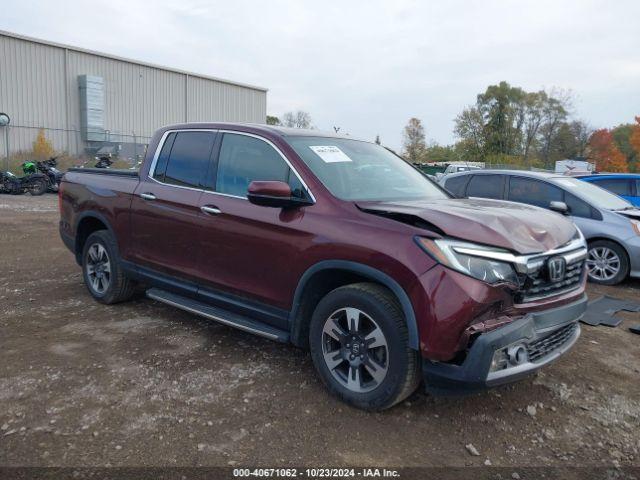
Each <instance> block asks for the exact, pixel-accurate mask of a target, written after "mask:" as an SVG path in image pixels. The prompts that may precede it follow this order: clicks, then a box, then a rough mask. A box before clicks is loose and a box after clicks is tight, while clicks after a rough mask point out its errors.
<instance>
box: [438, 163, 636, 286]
mask: <svg viewBox="0 0 640 480" xmlns="http://www.w3.org/2000/svg"><path fill="white" fill-rule="evenodd" d="M440 184H441V185H442V186H443V187H444V188H446V189H447V190H449V191H450V192H452V193H453V194H454V195H457V196H459V197H481V198H494V199H499V200H509V201H513V202H520V203H527V204H529V205H536V206H538V207H542V208H547V209H550V210H555V211H557V212H559V213H563V214H565V215H569V216H570V217H571V218H572V220H573V221H574V222H575V224H576V225H577V226H578V227H579V228H580V230H581V231H582V233H583V234H584V236H585V238H586V239H587V242H588V246H589V256H588V258H587V267H588V268H589V280H591V281H593V282H595V283H602V284H605V285H615V284H617V283H620V282H622V281H623V280H624V279H625V278H627V276H631V277H635V278H640V209H638V208H636V207H634V206H633V205H632V204H631V203H629V202H628V201H626V200H624V199H623V198H620V197H618V196H617V195H614V194H613V193H610V192H608V191H607V190H604V189H603V188H600V187H597V186H595V185H593V184H591V183H587V182H582V181H580V180H578V179H576V178H572V177H567V176H562V175H558V174H553V173H543V172H527V171H518V170H476V171H470V172H461V173H453V174H451V175H448V176H447V177H445V178H443V179H442V180H441V181H440Z"/></svg>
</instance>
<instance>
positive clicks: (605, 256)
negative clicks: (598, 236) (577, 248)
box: [587, 247, 620, 281]
mask: <svg viewBox="0 0 640 480" xmlns="http://www.w3.org/2000/svg"><path fill="white" fill-rule="evenodd" d="M587 268H588V269H589V276H590V277H591V278H593V279H594V280H600V281H602V280H611V279H612V278H614V277H615V276H616V275H618V272H620V257H619V256H618V254H617V253H616V252H614V251H613V250H611V249H610V248H607V247H595V248H592V249H591V250H589V256H588V257H587Z"/></svg>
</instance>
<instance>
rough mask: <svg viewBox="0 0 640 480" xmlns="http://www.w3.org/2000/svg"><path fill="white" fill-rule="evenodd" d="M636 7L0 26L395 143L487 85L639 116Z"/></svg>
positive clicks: (144, 5) (137, 12) (372, 9)
mask: <svg viewBox="0 0 640 480" xmlns="http://www.w3.org/2000/svg"><path fill="white" fill-rule="evenodd" d="M638 18H640V3H639V2H637V1H634V0H629V1H617V2H605V1H578V0H576V1H564V2H557V1H548V0H545V1H541V0H537V1H528V2H523V1H483V2H463V1H452V2H440V1H433V2H420V1H411V0H402V1H394V2H389V1H387V2H385V1H375V2H373V1H369V2H365V1H359V2H339V1H333V0H332V1H313V2H311V1H307V2H300V1H293V0H277V1H269V2H258V1H246V0H245V1H238V0H236V1H234V2H226V1H217V2H214V1H206V0H204V1H200V0H181V1H180V2H175V1H167V0H161V1H144V2H140V1H139V2H135V1H131V0H129V1H125V0H96V1H93V2H90V3H87V2H83V1H80V0H76V1H66V2H46V1H41V2H37V1H36V2H24V1H16V0H4V2H3V15H2V16H1V17H0V29H5V30H10V31H14V32H18V33H23V34H26V35H31V36H35V37H40V38H45V39H49V40H53V41H58V42H62V43H70V44H73V45H78V46H82V47H86V48H91V49H95V50H101V51H106V52H109V53H114V54H117V55H122V56H127V57H132V58H136V59H140V60H145V61H150V62H154V63H159V64H163V65H169V66H173V67H177V68H183V69H186V70H193V71H197V72H201V73H205V74H210V75H215V76H219V77H226V78H230V79H234V80H238V81H243V82H247V83H253V84H257V85H261V86H266V87H268V88H269V89H270V91H269V94H268V110H269V113H271V114H281V113H283V112H284V111H286V110H291V109H298V108H303V109H306V110H308V111H309V112H311V114H312V117H313V118H314V122H315V124H316V125H317V126H318V127H320V128H324V129H331V127H332V126H333V125H338V126H341V127H342V131H345V132H350V133H351V134H353V135H357V136H361V137H365V138H370V139H373V138H374V137H375V135H376V134H380V136H381V137H382V139H383V141H384V142H385V143H388V144H389V145H390V146H392V147H395V148H397V147H398V146H399V145H400V141H401V131H402V128H403V126H404V125H405V123H406V121H407V119H408V118H409V117H411V116H417V117H419V118H422V119H423V121H424V124H425V126H426V130H427V135H428V137H430V138H433V139H435V140H437V141H439V142H441V143H447V142H450V141H452V126H453V123H452V122H453V118H454V117H455V115H456V114H457V113H458V112H459V111H460V110H461V109H462V108H463V107H464V106H465V105H467V104H470V103H473V102H474V100H475V96H476V95H477V93H479V92H481V91H483V90H484V89H485V88H486V87H487V85H489V84H491V83H497V82H499V81H501V80H506V81H508V82H510V83H511V84H514V85H518V86H521V87H523V88H526V89H539V88H542V87H545V86H546V87H551V86H558V87H563V88H570V89H572V90H573V91H574V92H575V94H576V99H577V101H576V108H575V113H576V115H578V116H580V117H582V118H584V119H585V120H587V121H589V122H590V123H591V124H592V125H593V126H595V127H601V126H612V125H615V124H618V123H622V122H628V121H632V120H633V116H634V115H638V114H640V35H639V34H638V33H637V25H636V22H637V19H638Z"/></svg>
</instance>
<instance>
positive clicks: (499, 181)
mask: <svg viewBox="0 0 640 480" xmlns="http://www.w3.org/2000/svg"><path fill="white" fill-rule="evenodd" d="M504 178H505V177H504V175H473V176H472V177H471V180H470V181H469V186H468V187H467V196H468V197H480V198H494V199H498V200H501V199H502V195H503V192H504Z"/></svg>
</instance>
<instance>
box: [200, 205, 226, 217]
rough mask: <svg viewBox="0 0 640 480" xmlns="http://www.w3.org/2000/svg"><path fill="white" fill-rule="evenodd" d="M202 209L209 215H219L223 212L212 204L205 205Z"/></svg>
mask: <svg viewBox="0 0 640 480" xmlns="http://www.w3.org/2000/svg"><path fill="white" fill-rule="evenodd" d="M200 210H202V211H203V212H204V213H208V214H209V215H218V214H220V213H222V210H220V209H219V208H216V207H212V206H211V205H204V206H202V207H200Z"/></svg>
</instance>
